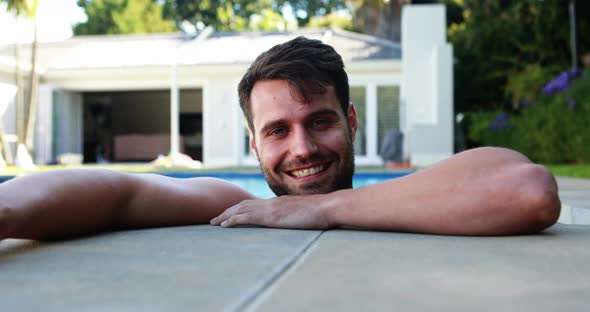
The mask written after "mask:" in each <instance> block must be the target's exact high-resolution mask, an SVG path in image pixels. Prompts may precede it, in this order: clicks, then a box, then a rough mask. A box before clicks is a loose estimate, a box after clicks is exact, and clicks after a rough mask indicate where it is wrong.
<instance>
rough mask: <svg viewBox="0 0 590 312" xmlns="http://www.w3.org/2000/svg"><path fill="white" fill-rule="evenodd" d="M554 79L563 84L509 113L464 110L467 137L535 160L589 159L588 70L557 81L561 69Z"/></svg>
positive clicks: (547, 161) (589, 108) (574, 161)
mask: <svg viewBox="0 0 590 312" xmlns="http://www.w3.org/2000/svg"><path fill="white" fill-rule="evenodd" d="M558 79H561V80H559V81H557V80H554V81H552V82H551V83H554V84H553V86H555V82H556V81H557V82H558V83H557V84H558V85H561V86H562V87H563V88H558V89H557V90H555V89H551V90H552V91H551V92H545V93H546V94H540V95H538V96H537V98H536V99H534V100H533V101H531V102H528V103H523V104H524V105H520V107H519V108H518V109H517V110H515V111H512V112H510V113H507V112H498V111H496V112H477V113H470V114H468V115H467V118H468V122H469V131H468V137H469V139H470V140H472V141H475V142H477V143H479V144H481V145H488V146H503V147H509V148H512V149H515V150H517V151H520V152H522V153H523V154H525V155H527V156H528V157H529V158H531V160H533V161H536V162H543V163H590V131H589V130H588V128H589V126H590V70H587V71H586V72H585V73H583V74H581V75H580V77H579V78H577V79H575V80H572V81H571V83H570V82H569V81H568V83H565V84H563V83H561V82H563V80H564V79H565V78H564V76H563V73H562V75H560V77H558ZM551 83H549V84H547V85H545V87H546V88H544V89H545V90H548V89H550V88H547V87H548V86H550V84H551ZM560 83H561V84H560Z"/></svg>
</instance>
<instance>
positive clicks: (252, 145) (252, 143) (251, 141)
mask: <svg viewBox="0 0 590 312" xmlns="http://www.w3.org/2000/svg"><path fill="white" fill-rule="evenodd" d="M248 136H249V141H248V143H249V145H250V151H251V152H253V153H254V155H256V159H257V160H258V161H260V158H259V157H258V151H257V150H256V141H255V139H254V134H253V133H252V130H250V127H248Z"/></svg>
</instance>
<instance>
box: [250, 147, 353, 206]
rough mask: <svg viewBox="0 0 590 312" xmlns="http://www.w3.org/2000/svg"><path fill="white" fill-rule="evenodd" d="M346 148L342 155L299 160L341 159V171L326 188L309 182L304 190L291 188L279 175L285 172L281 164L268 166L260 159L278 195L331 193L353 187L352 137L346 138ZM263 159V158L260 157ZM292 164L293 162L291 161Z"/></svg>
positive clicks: (316, 156) (321, 184) (268, 180)
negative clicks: (274, 166) (272, 166)
mask: <svg viewBox="0 0 590 312" xmlns="http://www.w3.org/2000/svg"><path fill="white" fill-rule="evenodd" d="M346 141H347V142H346V145H347V146H346V150H345V152H344V154H343V155H342V157H339V156H338V154H337V153H330V154H328V155H320V154H314V155H312V156H311V157H309V159H302V160H297V163H299V164H306V163H314V162H317V161H322V160H326V159H329V160H332V161H334V160H337V159H339V160H340V165H341V168H340V171H339V172H337V173H336V175H335V176H334V178H333V179H332V181H329V187H327V188H326V184H325V183H320V182H317V183H309V184H307V185H305V186H304V188H303V191H301V190H296V189H291V188H289V186H288V185H287V184H286V183H284V182H282V181H281V180H280V179H279V178H277V176H280V175H281V174H282V172H283V170H282V169H281V167H282V166H283V165H279V166H277V167H276V168H274V169H272V168H268V167H266V166H265V165H264V163H263V162H262V161H260V169H261V170H262V173H263V174H264V178H265V179H266V182H267V183H268V186H269V187H270V189H271V190H272V191H273V192H274V193H275V195H277V196H283V195H304V194H305V195H309V194H325V193H331V192H334V191H337V190H343V189H349V188H352V176H353V175H354V150H353V146H352V141H351V139H348V140H346ZM259 159H261V158H259ZM291 164H292V163H291Z"/></svg>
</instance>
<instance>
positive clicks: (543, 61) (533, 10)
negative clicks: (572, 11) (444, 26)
mask: <svg viewBox="0 0 590 312" xmlns="http://www.w3.org/2000/svg"><path fill="white" fill-rule="evenodd" d="M577 11H578V19H577V22H578V34H579V35H578V39H579V42H578V46H579V51H581V52H585V51H590V36H586V35H584V34H588V33H590V2H588V1H577ZM463 17H464V22H463V23H455V24H452V25H451V26H450V27H449V31H448V35H449V40H450V41H451V43H452V44H453V46H454V48H453V51H454V54H455V59H456V64H455V111H457V112H468V111H481V110H486V111H494V110H500V109H506V108H508V107H510V106H512V103H513V99H514V97H517V98H518V97H519V96H521V95H520V94H516V95H515V94H512V91H515V90H516V91H518V90H520V89H518V88H517V89H509V90H506V89H505V87H506V86H508V85H512V86H514V83H516V82H514V81H512V83H511V84H509V81H508V80H509V78H510V77H511V76H512V75H513V74H514V73H521V72H523V71H527V67H529V66H531V65H538V66H540V67H542V68H543V69H544V70H546V72H547V73H548V74H551V75H554V74H556V73H557V72H558V71H559V70H561V69H563V68H568V67H570V66H571V65H570V52H569V36H570V33H569V15H568V7H567V2H566V1H561V0H544V1H537V0H522V1H496V0H465V1H464V11H463ZM529 70H530V69H529Z"/></svg>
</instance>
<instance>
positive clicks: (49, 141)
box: [0, 5, 453, 166]
mask: <svg viewBox="0 0 590 312" xmlns="http://www.w3.org/2000/svg"><path fill="white" fill-rule="evenodd" d="M402 24H403V26H406V25H407V27H403V28H402V29H403V36H404V38H412V39H411V40H406V41H407V43H406V42H404V45H405V46H407V47H408V49H406V48H404V57H403V59H402V46H400V44H399V43H395V42H390V41H386V40H381V39H378V38H375V37H371V36H367V35H362V34H357V33H352V32H347V31H343V30H336V29H301V30H296V31H289V32H240V33H237V32H212V33H208V34H202V35H200V36H197V37H194V36H188V35H185V34H180V33H178V34H154V35H119V36H83V37H73V38H71V39H68V40H66V41H63V42H54V43H44V44H41V45H40V48H39V63H38V64H39V65H38V72H39V74H40V81H41V86H40V89H39V111H38V124H37V127H36V133H35V142H36V144H35V147H36V149H35V155H34V156H35V160H36V162H37V163H48V162H52V161H55V160H56V158H57V157H58V155H60V154H64V153H80V154H83V155H84V159H85V161H86V162H95V161H101V160H103V159H106V160H109V161H149V160H152V159H154V158H155V157H156V156H157V155H158V154H167V153H168V152H169V151H170V149H171V148H172V149H174V150H178V151H181V152H184V153H185V154H188V155H190V156H191V157H193V158H194V159H198V160H201V161H202V162H203V163H204V164H205V165H209V166H220V165H223V166H227V165H229V166H232V165H256V164H257V162H256V160H255V159H254V158H253V157H252V155H250V153H249V150H248V144H247V142H248V140H247V134H248V132H247V130H246V123H245V120H244V118H243V116H242V113H241V110H240V107H239V104H238V96H237V85H238V82H239V80H240V78H241V76H242V75H243V73H244V72H245V71H246V70H247V68H248V66H249V64H250V63H251V62H252V61H253V60H254V59H255V57H256V56H258V55H259V54H260V53H261V52H263V51H266V50H268V49H269V48H270V47H272V46H274V45H276V44H278V43H282V42H285V41H287V40H289V39H292V38H295V37H297V36H306V37H309V38H314V39H319V40H322V41H323V42H325V43H327V44H330V45H332V46H333V47H334V48H335V49H336V50H337V51H338V52H339V53H340V54H341V55H342V57H343V59H344V62H345V66H346V70H347V72H348V75H349V80H350V85H351V101H352V102H353V103H354V104H355V107H356V110H357V113H358V115H359V131H358V133H357V139H356V141H355V142H354V145H355V153H356V157H355V159H356V163H357V164H361V165H363V164H364V165H370V164H381V163H382V160H381V158H380V156H379V150H380V148H381V144H383V142H382V138H383V137H384V135H385V134H386V133H387V132H388V131H390V130H391V129H401V131H402V132H403V133H404V134H405V137H406V139H405V143H404V158H406V159H409V160H410V161H412V162H413V163H414V164H416V165H428V164H431V163H433V162H435V161H438V160H440V159H443V158H446V157H448V156H450V155H451V154H452V153H453V150H452V148H453V142H452V100H451V99H452V67H451V66H452V65H451V61H450V60H451V58H452V51H451V48H450V46H449V45H448V44H447V43H446V42H445V40H446V39H445V38H446V36H445V32H446V30H445V14H444V6H441V5H429V6H416V7H414V6H409V7H405V8H404V15H403V17H402ZM440 26H442V27H440ZM13 49H14V48H13V47H12V46H0V112H2V108H3V107H4V108H5V110H6V111H5V112H4V115H3V117H2V120H3V122H4V126H5V129H6V131H7V132H8V133H15V127H16V125H15V114H16V112H15V105H14V101H15V100H14V94H15V88H14V85H15V83H14V80H15V79H14V71H15V69H14V52H13ZM22 50H23V54H26V53H30V52H29V49H26V48H23V49H22ZM28 59H29V57H28V56H27V55H23V58H22V60H28ZM27 66H29V64H28V63H27V62H23V65H22V66H21V67H22V68H23V69H24V70H26V68H27ZM176 90H178V91H177V92H176ZM175 103H178V104H175ZM171 111H172V112H173V113H172V114H171ZM171 133H172V135H171ZM171 138H172V139H171ZM170 142H174V143H175V144H173V145H172V146H170Z"/></svg>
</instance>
